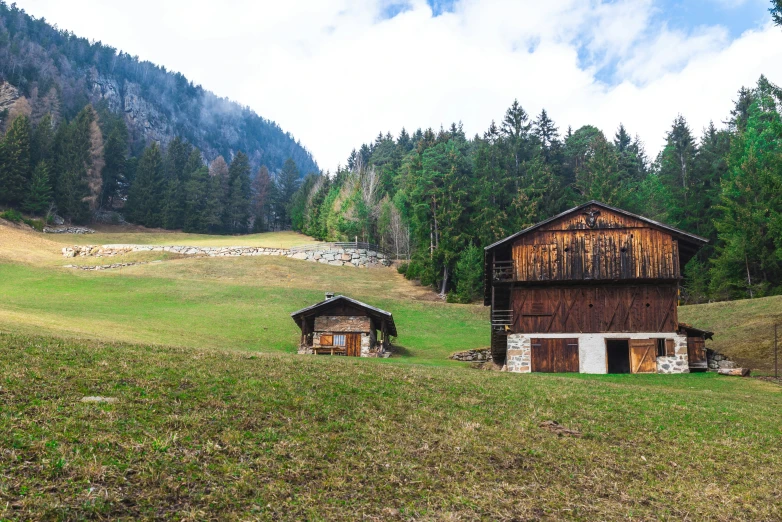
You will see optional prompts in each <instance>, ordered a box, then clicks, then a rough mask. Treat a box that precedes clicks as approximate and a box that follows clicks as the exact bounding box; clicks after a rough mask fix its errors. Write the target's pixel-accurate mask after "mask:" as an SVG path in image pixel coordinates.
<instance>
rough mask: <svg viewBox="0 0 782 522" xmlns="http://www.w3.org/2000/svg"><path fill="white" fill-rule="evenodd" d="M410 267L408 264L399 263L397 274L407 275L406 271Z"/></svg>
mask: <svg viewBox="0 0 782 522" xmlns="http://www.w3.org/2000/svg"><path fill="white" fill-rule="evenodd" d="M409 266H410V263H400V264H399V266H398V267H396V271H397V272H399V273H400V274H402V275H406V274H407V269H408V267H409Z"/></svg>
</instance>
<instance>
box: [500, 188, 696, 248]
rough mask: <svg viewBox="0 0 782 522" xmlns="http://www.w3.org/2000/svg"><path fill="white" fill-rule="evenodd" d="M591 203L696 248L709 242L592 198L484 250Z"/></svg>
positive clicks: (511, 239) (502, 243)
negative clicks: (672, 236) (647, 225)
mask: <svg viewBox="0 0 782 522" xmlns="http://www.w3.org/2000/svg"><path fill="white" fill-rule="evenodd" d="M593 205H594V206H597V207H600V208H604V209H606V210H610V211H612V212H616V213H618V214H622V215H625V216H627V217H631V218H635V219H638V220H640V221H643V222H645V223H648V224H650V225H652V226H653V227H655V228H659V229H661V230H664V231H666V232H669V233H670V234H672V235H674V236H677V237H678V238H680V239H682V240H684V241H686V242H688V243H691V244H692V245H694V246H696V247H698V248H700V247H701V246H703V245H705V244H706V243H708V242H709V240H708V239H706V238H703V237H700V236H696V235H695V234H690V233H689V232H685V231H684V230H680V229H678V228H675V227H672V226H669V225H666V224H665V223H660V222H659V221H655V220H653V219H649V218H647V217H643V216H639V215H637V214H633V213H632V212H628V211H626V210H622V209H621V208H616V207H612V206H610V205H606V204H605V203H602V202H600V201H597V200H592V201H588V202H587V203H584V204H582V205H578V206H577V207H573V208H571V209H570V210H566V211H564V212H562V213H561V214H557V215H556V216H553V217H550V218H548V219H546V220H544V221H541V222H540V223H536V224H535V225H532V226H531V227H528V228H525V229H524V230H522V231H520V232H516V233H515V234H513V235H511V236H508V237H506V238H505V239H500V240H499V241H497V242H496V243H492V244H491V245H489V246H487V247H486V248H485V250H486V251H487V252H488V251H490V250H493V249H494V248H497V247H498V246H501V245H504V244H505V243H507V242H509V241H513V240H514V239H517V238H519V237H521V236H523V235H525V234H528V233H530V232H532V231H533V230H537V229H538V228H540V227H542V226H544V225H547V224H549V223H551V222H552V221H556V220H557V219H560V218H562V217H565V216H567V215H568V214H572V213H574V212H577V211H579V210H581V209H584V208H586V207H589V206H593Z"/></svg>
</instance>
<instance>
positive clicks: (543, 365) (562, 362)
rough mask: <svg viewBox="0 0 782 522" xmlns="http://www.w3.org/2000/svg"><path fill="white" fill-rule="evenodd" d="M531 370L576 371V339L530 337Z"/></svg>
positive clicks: (546, 371) (543, 371) (550, 371)
mask: <svg viewBox="0 0 782 522" xmlns="http://www.w3.org/2000/svg"><path fill="white" fill-rule="evenodd" d="M532 371H533V372H541V373H578V339H532Z"/></svg>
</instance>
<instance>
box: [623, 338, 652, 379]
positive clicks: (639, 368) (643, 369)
mask: <svg viewBox="0 0 782 522" xmlns="http://www.w3.org/2000/svg"><path fill="white" fill-rule="evenodd" d="M630 371H631V372H632V373H657V341H656V340H654V339H630Z"/></svg>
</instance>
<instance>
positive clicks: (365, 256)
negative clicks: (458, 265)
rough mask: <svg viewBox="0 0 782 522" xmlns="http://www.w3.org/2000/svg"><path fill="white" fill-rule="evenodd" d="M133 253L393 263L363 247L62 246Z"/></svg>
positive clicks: (70, 250)
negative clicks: (293, 248) (292, 250)
mask: <svg viewBox="0 0 782 522" xmlns="http://www.w3.org/2000/svg"><path fill="white" fill-rule="evenodd" d="M132 252H173V253H175V254H181V255H188V256H191V255H192V256H206V257H239V256H282V257H289V258H292V259H299V260H302V261H310V262H313V263H321V264H326V265H332V266H352V267H359V268H367V267H379V266H390V265H391V261H390V260H389V259H388V258H387V257H386V256H385V255H384V254H382V253H380V252H375V251H373V250H365V249H362V248H330V249H322V250H309V251H305V252H297V253H292V252H291V251H290V250H288V249H287V248H264V247H242V246H232V247H192V246H155V245H75V246H71V247H65V248H63V249H62V255H63V256H64V257H69V258H70V257H113V256H118V255H122V254H129V253H132Z"/></svg>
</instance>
